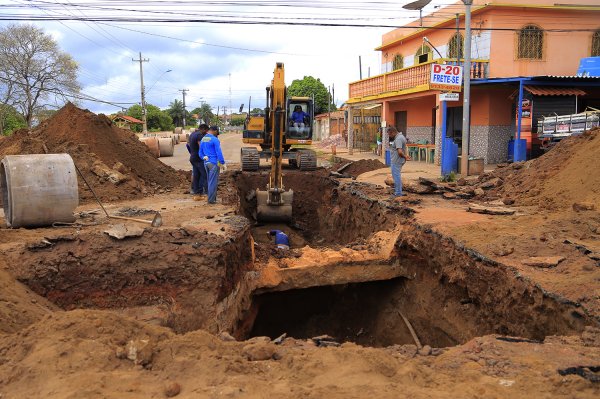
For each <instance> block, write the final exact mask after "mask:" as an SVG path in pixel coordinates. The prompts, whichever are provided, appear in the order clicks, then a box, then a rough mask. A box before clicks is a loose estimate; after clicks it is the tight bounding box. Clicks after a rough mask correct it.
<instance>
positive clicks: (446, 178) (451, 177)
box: [440, 171, 456, 183]
mask: <svg viewBox="0 0 600 399" xmlns="http://www.w3.org/2000/svg"><path fill="white" fill-rule="evenodd" d="M440 181H442V182H445V183H450V182H453V181H456V173H454V171H452V172H450V173H448V174H447V175H445V176H442V177H441V178H440Z"/></svg>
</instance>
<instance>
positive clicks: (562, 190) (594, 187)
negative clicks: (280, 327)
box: [479, 129, 600, 209]
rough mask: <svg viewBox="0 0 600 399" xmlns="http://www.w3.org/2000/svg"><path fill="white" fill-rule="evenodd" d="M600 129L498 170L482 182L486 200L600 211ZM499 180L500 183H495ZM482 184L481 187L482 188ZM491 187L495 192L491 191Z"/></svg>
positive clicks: (485, 177)
mask: <svg viewBox="0 0 600 399" xmlns="http://www.w3.org/2000/svg"><path fill="white" fill-rule="evenodd" d="M598 170H600V129H593V130H591V131H589V132H586V133H584V134H582V135H580V136H573V137H570V138H567V139H565V140H562V141H561V142H560V143H558V144H557V145H556V146H555V147H554V148H553V149H552V150H550V151H549V152H548V153H546V154H544V155H543V156H541V157H539V158H537V159H534V160H531V161H528V162H524V163H515V164H512V165H510V166H508V167H504V168H499V169H496V170H495V171H494V172H492V173H491V174H487V175H484V176H483V177H482V178H480V183H482V184H483V185H484V186H485V187H482V188H483V189H484V190H485V189H489V190H488V191H486V193H485V194H484V195H482V197H484V198H485V197H488V198H489V197H492V198H503V199H508V200H509V202H512V201H514V203H515V204H517V205H538V206H540V207H542V208H548V209H566V208H570V207H572V206H573V204H574V203H591V204H595V207H596V208H599V207H600V174H598V173H597V171H598ZM495 178H499V179H500V180H494V181H493V182H491V183H490V181H492V180H493V179H495ZM482 184H479V185H480V186H481V185H482ZM490 187H491V188H490Z"/></svg>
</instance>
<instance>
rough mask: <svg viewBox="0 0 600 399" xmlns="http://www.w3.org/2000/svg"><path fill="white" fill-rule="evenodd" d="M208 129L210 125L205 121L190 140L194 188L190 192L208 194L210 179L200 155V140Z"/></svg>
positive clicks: (189, 147) (191, 135) (189, 149)
mask: <svg viewBox="0 0 600 399" xmlns="http://www.w3.org/2000/svg"><path fill="white" fill-rule="evenodd" d="M207 131H208V125H207V124H205V123H203V124H201V125H200V126H198V129H196V130H195V131H194V132H192V134H190V138H189V140H188V151H189V152H190V163H191V164H192V190H191V191H190V194H199V195H208V179H207V176H206V169H205V168H204V161H203V160H202V159H201V158H200V155H198V151H199V150H200V140H202V137H204V135H205V134H206V132H207Z"/></svg>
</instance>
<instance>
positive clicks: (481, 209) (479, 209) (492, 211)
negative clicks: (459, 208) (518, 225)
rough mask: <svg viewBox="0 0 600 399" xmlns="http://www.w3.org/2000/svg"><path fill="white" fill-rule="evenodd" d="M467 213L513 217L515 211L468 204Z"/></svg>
mask: <svg viewBox="0 0 600 399" xmlns="http://www.w3.org/2000/svg"><path fill="white" fill-rule="evenodd" d="M467 212H473V213H483V214H486V215H514V214H515V212H516V210H514V209H509V208H502V207H489V206H483V205H478V204H469V207H468V208H467Z"/></svg>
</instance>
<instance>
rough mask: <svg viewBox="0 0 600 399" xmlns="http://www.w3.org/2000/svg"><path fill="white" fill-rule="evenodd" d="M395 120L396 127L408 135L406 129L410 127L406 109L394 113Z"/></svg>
mask: <svg viewBox="0 0 600 399" xmlns="http://www.w3.org/2000/svg"><path fill="white" fill-rule="evenodd" d="M394 120H395V121H396V129H398V131H399V132H400V133H402V134H404V135H405V136H406V129H407V127H408V125H407V113H406V111H396V112H395V113H394Z"/></svg>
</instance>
